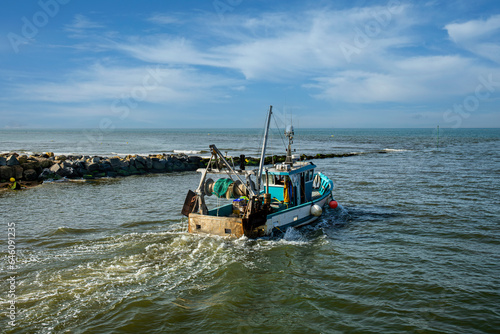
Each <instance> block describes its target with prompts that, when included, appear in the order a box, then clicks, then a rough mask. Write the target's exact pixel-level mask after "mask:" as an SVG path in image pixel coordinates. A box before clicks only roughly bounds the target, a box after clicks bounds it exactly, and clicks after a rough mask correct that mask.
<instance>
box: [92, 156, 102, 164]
mask: <svg viewBox="0 0 500 334" xmlns="http://www.w3.org/2000/svg"><path fill="white" fill-rule="evenodd" d="M99 161H101V158H99V157H92V158H90V162H93V163H95V164H96V163H99Z"/></svg>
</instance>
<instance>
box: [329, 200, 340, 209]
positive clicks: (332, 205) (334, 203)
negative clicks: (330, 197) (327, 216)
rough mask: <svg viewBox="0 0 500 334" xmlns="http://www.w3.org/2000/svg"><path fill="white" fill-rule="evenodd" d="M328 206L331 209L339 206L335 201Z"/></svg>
mask: <svg viewBox="0 0 500 334" xmlns="http://www.w3.org/2000/svg"><path fill="white" fill-rule="evenodd" d="M328 206H329V207H330V208H332V209H336V208H337V207H338V206H339V203H337V201H330V203H328Z"/></svg>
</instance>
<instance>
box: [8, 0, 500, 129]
mask: <svg viewBox="0 0 500 334" xmlns="http://www.w3.org/2000/svg"><path fill="white" fill-rule="evenodd" d="M0 18H1V19H0V31H1V36H0V73H1V75H0V129H1V128H15V127H26V128H82V127H85V128H96V127H97V128H101V129H107V128H130V127H133V128H143V127H144V128H200V127H261V126H262V125H263V123H264V117H265V113H266V110H267V108H268V106H269V105H271V104H272V105H273V106H274V108H275V111H276V113H277V114H278V116H281V117H285V115H293V118H294V123H296V125H298V126H301V127H326V128H343V127H355V128H357V127H382V128H386V127H435V126H436V125H440V126H441V127H464V128H465V127H500V67H499V64H500V3H499V2H498V1H497V0H491V1H482V0H476V1H460V0H456V1H432V0H431V1H427V2H426V1H418V2H417V1H398V0H390V1H321V0H320V1H272V0H254V1H250V0H207V1H205V0H203V1H201V0H200V1H156V0H152V1H141V2H139V1H94V0H87V1H78V0H40V1H14V0H8V1H4V3H3V5H2V12H1V13H0Z"/></svg>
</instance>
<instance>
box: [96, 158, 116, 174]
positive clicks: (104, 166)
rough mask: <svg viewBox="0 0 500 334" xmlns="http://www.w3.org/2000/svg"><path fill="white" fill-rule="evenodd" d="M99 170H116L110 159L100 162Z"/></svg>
mask: <svg viewBox="0 0 500 334" xmlns="http://www.w3.org/2000/svg"><path fill="white" fill-rule="evenodd" d="M99 170H100V171H101V172H104V173H106V172H111V171H113V170H114V168H113V166H111V164H110V163H109V161H104V162H103V163H100V164H99Z"/></svg>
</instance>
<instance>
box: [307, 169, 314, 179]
mask: <svg viewBox="0 0 500 334" xmlns="http://www.w3.org/2000/svg"><path fill="white" fill-rule="evenodd" d="M313 177H314V170H313V169H311V170H309V171H307V177H306V182H309V181H312V180H313Z"/></svg>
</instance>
